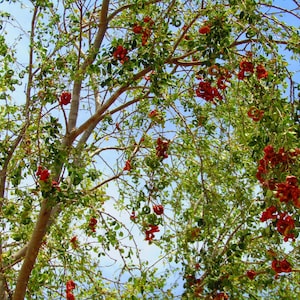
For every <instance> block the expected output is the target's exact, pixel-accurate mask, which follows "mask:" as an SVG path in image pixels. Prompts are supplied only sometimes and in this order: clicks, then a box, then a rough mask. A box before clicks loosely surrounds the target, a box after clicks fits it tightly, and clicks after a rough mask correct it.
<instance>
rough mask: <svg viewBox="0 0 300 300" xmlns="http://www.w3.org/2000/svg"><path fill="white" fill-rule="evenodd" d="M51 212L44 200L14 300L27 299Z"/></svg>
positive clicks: (20, 273)
mask: <svg viewBox="0 0 300 300" xmlns="http://www.w3.org/2000/svg"><path fill="white" fill-rule="evenodd" d="M51 210H52V209H51V207H50V206H49V203H48V201H47V200H43V202H42V204H41V210H40V213H39V216H38V219H37V222H36V225H35V228H34V230H33V233H32V236H31V239H30V241H29V244H28V248H27V252H26V256H25V258H24V262H23V265H22V267H21V270H20V272H19V276H18V279H17V284H16V288H15V291H14V294H13V300H23V299H24V298H25V294H26V289H27V285H28V281H29V277H30V274H31V271H32V269H33V267H34V265H35V261H36V258H37V255H38V253H39V249H40V247H41V245H42V242H43V238H44V236H45V234H46V232H47V227H48V226H47V224H48V221H49V219H50V216H51Z"/></svg>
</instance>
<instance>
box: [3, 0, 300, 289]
mask: <svg viewBox="0 0 300 300" xmlns="http://www.w3.org/2000/svg"><path fill="white" fill-rule="evenodd" d="M23 3H25V5H26V4H27V3H29V1H23ZM275 4H278V5H281V6H283V4H284V6H285V8H286V9H289V8H291V7H294V2H293V1H292V0H282V1H275ZM2 9H3V10H8V11H10V12H11V13H12V15H13V16H15V18H16V19H17V21H18V23H19V24H20V28H23V29H24V30H25V32H24V33H23V34H22V35H21V36H20V33H19V32H20V31H19V29H20V28H15V27H13V26H8V27H7V30H8V31H9V35H7V37H6V38H7V40H8V42H11V43H13V42H14V41H15V40H16V39H17V40H18V42H17V51H18V54H17V56H18V59H19V60H20V61H21V62H22V63H24V64H26V63H27V61H28V50H27V49H28V35H27V34H26V31H27V30H28V29H29V28H30V21H31V20H30V18H29V17H28V11H27V9H21V8H19V9H16V6H15V5H9V4H8V3H7V2H4V3H2V4H1V10H2ZM283 20H284V21H288V22H289V23H292V24H293V25H294V26H298V27H299V23H298V20H297V19H296V18H295V19H293V18H289V19H288V20H287V19H286V17H283ZM290 63H291V65H290V67H291V69H292V70H293V71H295V72H298V75H297V77H296V78H297V81H298V83H299V82H300V76H299V71H300V65H299V60H298V61H296V62H295V61H290ZM24 89H25V86H20V88H19V89H17V90H16V91H15V92H14V93H13V97H14V99H15V100H16V101H17V102H18V101H20V102H23V101H24V100H22V99H24V98H25V97H24ZM108 194H109V195H110V196H112V197H113V198H118V192H117V188H115V187H114V186H111V187H110V188H109V189H108ZM105 207H106V209H107V210H108V211H110V212H111V213H113V214H114V215H116V216H117V217H118V218H121V219H122V220H124V222H125V223H127V221H126V220H128V226H129V228H130V227H131V226H132V224H131V223H130V221H129V218H128V214H127V212H125V213H120V212H119V211H116V210H115V209H114V207H113V205H112V204H111V202H107V203H106V204H105ZM135 236H136V240H137V243H138V245H139V246H141V256H142V258H143V259H145V260H148V261H151V262H152V261H156V260H157V259H158V258H159V254H160V253H159V249H158V248H157V247H156V246H155V245H149V244H148V242H147V241H144V235H143V234H141V233H140V232H139V231H138V230H136V235H135ZM157 236H159V234H157ZM116 255H117V254H116ZM158 266H159V265H158ZM159 267H160V268H162V270H163V266H162V265H160V266H159ZM103 272H104V275H105V270H103ZM112 273H114V270H113V268H111V269H107V275H111V274H112ZM171 280H172V279H171ZM179 290H180V289H179Z"/></svg>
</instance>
